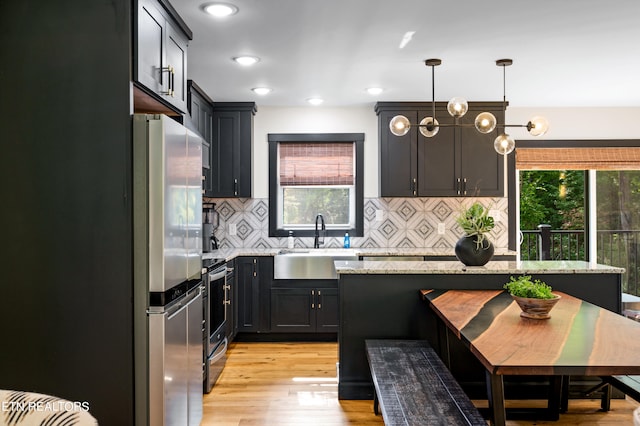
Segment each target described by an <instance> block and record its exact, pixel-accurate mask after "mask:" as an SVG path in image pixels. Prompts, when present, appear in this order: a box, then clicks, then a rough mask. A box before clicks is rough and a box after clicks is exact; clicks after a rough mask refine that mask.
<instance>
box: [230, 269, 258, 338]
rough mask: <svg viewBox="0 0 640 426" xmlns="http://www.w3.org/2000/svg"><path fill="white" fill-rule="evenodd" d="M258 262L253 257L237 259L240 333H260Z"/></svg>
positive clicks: (236, 272)
mask: <svg viewBox="0 0 640 426" xmlns="http://www.w3.org/2000/svg"><path fill="white" fill-rule="evenodd" d="M257 262H258V259H257V258H252V257H238V258H237V259H236V271H235V274H236V282H237V284H238V301H237V307H238V332H243V331H260V286H259V280H258V263H257Z"/></svg>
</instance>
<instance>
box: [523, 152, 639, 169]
mask: <svg viewBox="0 0 640 426" xmlns="http://www.w3.org/2000/svg"><path fill="white" fill-rule="evenodd" d="M516 168H518V169H520V170H640V147H611V148H578V147H576V148H574V147H571V148H516Z"/></svg>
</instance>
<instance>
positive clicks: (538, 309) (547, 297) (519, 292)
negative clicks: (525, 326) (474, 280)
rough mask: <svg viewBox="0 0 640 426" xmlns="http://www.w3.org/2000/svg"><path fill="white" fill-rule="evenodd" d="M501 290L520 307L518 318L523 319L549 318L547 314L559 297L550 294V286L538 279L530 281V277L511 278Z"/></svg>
mask: <svg viewBox="0 0 640 426" xmlns="http://www.w3.org/2000/svg"><path fill="white" fill-rule="evenodd" d="M503 288H504V289H505V290H507V291H508V292H509V294H511V297H513V299H514V300H515V301H516V303H517V304H518V306H520V309H521V310H522V312H521V313H520V316H521V317H524V318H531V319H548V318H551V315H550V314H549V312H550V311H551V309H552V308H553V307H554V306H555V304H556V303H557V302H558V300H560V296H559V295H557V294H553V293H552V292H551V290H552V288H551V286H550V285H548V284H547V283H545V282H544V281H541V280H539V279H531V275H521V276H519V277H517V278H514V277H513V276H512V277H510V279H509V282H508V283H505V284H504V286H503Z"/></svg>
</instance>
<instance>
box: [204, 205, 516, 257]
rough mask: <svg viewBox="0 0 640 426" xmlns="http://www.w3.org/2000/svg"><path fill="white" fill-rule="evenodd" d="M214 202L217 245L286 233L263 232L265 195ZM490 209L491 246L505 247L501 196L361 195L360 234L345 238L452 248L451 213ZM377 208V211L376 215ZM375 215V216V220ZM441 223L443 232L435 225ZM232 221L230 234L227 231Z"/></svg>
mask: <svg viewBox="0 0 640 426" xmlns="http://www.w3.org/2000/svg"><path fill="white" fill-rule="evenodd" d="M207 201H210V202H215V203H216V210H217V211H218V213H219V217H220V226H219V227H218V229H217V230H216V237H217V238H218V240H219V246H220V248H240V247H254V248H278V247H286V245H287V239H286V238H276V237H269V200H268V199H266V198H265V199H260V198H247V199H238V198H225V199H210V200H207ZM476 201H478V202H480V203H481V204H482V205H483V206H485V207H488V208H489V209H490V210H492V214H493V215H494V219H496V226H495V228H494V229H493V231H491V233H490V234H489V238H490V239H491V241H492V242H493V244H494V246H495V247H496V248H507V247H508V226H507V217H508V208H507V207H508V202H507V198H365V200H364V236H363V237H351V246H352V247H366V248H377V247H406V248H414V247H430V248H431V247H434V248H436V247H441V248H447V247H454V246H455V244H456V241H457V240H458V239H459V238H460V237H461V236H462V234H463V232H462V229H461V228H460V227H459V226H458V224H457V223H456V220H455V218H456V217H457V216H458V214H459V212H460V211H462V210H463V209H465V208H468V207H469V206H470V205H471V204H473V203H474V202H476ZM379 211H381V212H382V215H381V217H380V214H379V213H378V212H379ZM378 219H380V220H378ZM439 224H444V228H445V232H444V234H439V233H438V225H439ZM229 225H235V227H236V235H230V233H229ZM295 246H296V247H313V238H312V237H299V238H296V239H295ZM323 247H342V237H327V238H325V244H324V246H323Z"/></svg>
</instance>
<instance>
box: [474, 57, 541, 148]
mask: <svg viewBox="0 0 640 426" xmlns="http://www.w3.org/2000/svg"><path fill="white" fill-rule="evenodd" d="M511 64H513V61H512V60H511V59H498V60H497V61H496V65H497V66H499V67H502V109H503V112H504V115H505V119H506V116H507V112H506V111H507V94H506V93H507V89H506V87H507V85H506V67H508V66H510V65H511ZM477 120H478V119H477V118H476V128H477V129H478V131H482V130H480V128H478V121H477ZM501 127H502V133H501V134H500V135H498V137H497V138H496V139H495V141H494V142H493V148H494V149H495V150H496V152H497V153H498V154H502V155H507V154H510V153H512V152H513V150H514V149H515V147H516V142H515V141H514V140H513V138H512V137H511V136H509V135H508V134H507V133H506V132H505V128H507V127H526V129H527V131H528V132H529V134H531V135H532V136H542V135H544V134H545V133H546V132H547V130H548V129H549V122H548V121H547V119H546V118H544V117H540V116H536V117H533V118H532V119H531V120H529V122H528V123H527V124H525V125H517V124H503V125H502V126H501Z"/></svg>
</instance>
